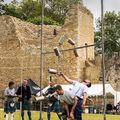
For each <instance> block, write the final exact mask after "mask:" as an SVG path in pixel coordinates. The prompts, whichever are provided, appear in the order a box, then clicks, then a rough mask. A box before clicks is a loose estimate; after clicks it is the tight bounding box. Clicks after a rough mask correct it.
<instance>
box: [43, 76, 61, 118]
mask: <svg viewBox="0 0 120 120" xmlns="http://www.w3.org/2000/svg"><path fill="white" fill-rule="evenodd" d="M49 85H50V86H49V88H48V89H47V90H46V92H45V93H43V95H44V96H45V97H47V98H48V109H47V119H48V120H50V112H56V113H57V115H58V118H59V120H62V118H61V117H62V116H61V110H60V102H59V100H58V96H56V93H55V86H54V85H55V83H54V82H53V81H52V79H51V76H50V81H49Z"/></svg>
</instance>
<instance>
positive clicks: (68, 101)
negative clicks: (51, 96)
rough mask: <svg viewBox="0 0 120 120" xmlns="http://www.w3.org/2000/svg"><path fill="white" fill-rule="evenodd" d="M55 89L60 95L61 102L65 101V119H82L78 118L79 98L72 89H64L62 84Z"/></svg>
mask: <svg viewBox="0 0 120 120" xmlns="http://www.w3.org/2000/svg"><path fill="white" fill-rule="evenodd" d="M55 91H56V93H57V94H58V95H59V99H60V102H62V103H64V107H65V111H64V112H63V120H67V117H68V118H72V119H74V120H80V119H79V118H76V116H77V115H76V113H77V112H76V111H77V110H78V109H76V106H78V98H77V97H75V96H74V94H72V91H67V90H64V89H63V88H62V87H61V86H60V85H57V86H56V87H55Z"/></svg>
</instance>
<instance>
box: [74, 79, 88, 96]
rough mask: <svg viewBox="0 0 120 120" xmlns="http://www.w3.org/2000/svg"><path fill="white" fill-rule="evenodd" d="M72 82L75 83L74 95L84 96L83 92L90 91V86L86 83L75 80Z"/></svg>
mask: <svg viewBox="0 0 120 120" xmlns="http://www.w3.org/2000/svg"><path fill="white" fill-rule="evenodd" d="M72 84H73V89H72V93H73V94H74V96H78V97H80V98H82V97H83V93H88V87H87V86H86V85H85V84H83V83H80V82H78V81H73V83H72Z"/></svg>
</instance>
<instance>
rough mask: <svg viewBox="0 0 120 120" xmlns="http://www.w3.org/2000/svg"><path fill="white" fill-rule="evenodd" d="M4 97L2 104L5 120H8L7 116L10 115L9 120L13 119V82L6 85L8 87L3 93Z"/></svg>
mask: <svg viewBox="0 0 120 120" xmlns="http://www.w3.org/2000/svg"><path fill="white" fill-rule="evenodd" d="M4 96H5V102H4V112H5V113H6V115H5V120H8V114H9V113H10V120H13V119H14V112H15V110H16V108H15V99H14V98H15V96H16V95H15V89H14V82H13V81H11V82H9V84H8V87H7V88H6V89H5V91H4Z"/></svg>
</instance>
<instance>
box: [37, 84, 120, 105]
mask: <svg viewBox="0 0 120 120" xmlns="http://www.w3.org/2000/svg"><path fill="white" fill-rule="evenodd" d="M61 86H62V88H63V89H64V90H71V89H72V87H73V85H70V84H67V85H61ZM48 88H49V86H47V87H45V88H44V89H43V90H42V92H43V93H44V92H45V91H46V90H47V89H48ZM105 92H106V93H111V94H112V95H114V105H116V104H117V103H118V102H119V101H120V92H117V91H115V90H114V89H113V87H112V86H111V85H110V84H105ZM37 95H38V96H39V95H40V93H37ZM88 95H89V96H99V95H103V84H93V85H92V86H91V87H90V88H88Z"/></svg>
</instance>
